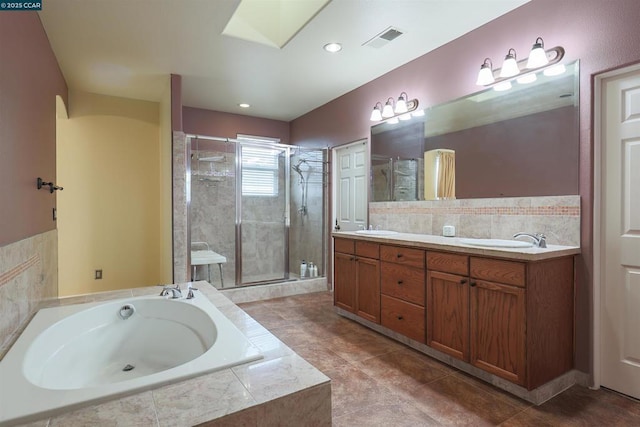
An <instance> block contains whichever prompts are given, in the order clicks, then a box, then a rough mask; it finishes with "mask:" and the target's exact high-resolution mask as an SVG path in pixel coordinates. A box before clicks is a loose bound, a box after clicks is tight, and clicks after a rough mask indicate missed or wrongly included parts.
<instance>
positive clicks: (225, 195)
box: [189, 136, 328, 288]
mask: <svg viewBox="0 0 640 427" xmlns="http://www.w3.org/2000/svg"><path fill="white" fill-rule="evenodd" d="M190 147H191V201H190V215H189V217H190V218H189V219H190V221H189V222H190V230H191V233H190V234H191V241H192V242H206V243H207V244H208V246H209V248H210V249H211V251H213V252H216V253H217V254H220V255H222V256H224V257H225V258H226V263H223V264H222V268H221V269H220V268H219V266H217V265H211V266H210V268H209V267H208V266H207V265H203V266H199V267H197V268H196V277H195V278H196V279H197V280H208V279H209V274H210V279H211V280H210V281H211V283H212V284H213V285H214V286H216V287H218V288H222V287H224V288H228V287H233V286H246V285H254V284H265V283H274V282H280V281H291V280H298V279H308V278H311V277H313V273H312V272H315V271H316V270H317V273H316V274H317V276H318V277H322V276H324V274H325V262H326V250H325V247H326V233H327V229H328V227H327V225H326V223H325V221H326V218H327V215H326V200H327V171H328V167H327V150H319V149H305V148H301V147H294V146H289V145H284V144H279V143H278V142H277V141H274V140H272V139H264V138H257V137H250V138H246V137H245V138H238V139H225V138H214V137H203V136H198V137H196V136H193V137H191V144H190ZM303 260H304V262H305V264H306V265H308V266H309V268H307V270H306V274H305V276H304V277H302V278H301V277H300V266H301V263H302V262H303ZM311 263H313V265H314V266H316V267H315V269H311V268H310V266H311ZM220 274H222V276H223V279H224V280H221V277H220ZM223 284H224V286H223Z"/></svg>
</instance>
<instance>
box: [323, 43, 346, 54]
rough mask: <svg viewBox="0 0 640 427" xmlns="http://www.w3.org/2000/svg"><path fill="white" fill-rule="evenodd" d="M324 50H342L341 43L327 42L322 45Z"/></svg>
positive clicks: (334, 51)
mask: <svg viewBox="0 0 640 427" xmlns="http://www.w3.org/2000/svg"><path fill="white" fill-rule="evenodd" d="M324 50H326V51H327V52H331V53H336V52H340V51H341V50H342V45H341V44H340V43H327V44H325V45H324Z"/></svg>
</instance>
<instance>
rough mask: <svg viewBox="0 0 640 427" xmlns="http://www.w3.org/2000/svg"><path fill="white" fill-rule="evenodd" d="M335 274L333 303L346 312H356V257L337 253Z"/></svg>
mask: <svg viewBox="0 0 640 427" xmlns="http://www.w3.org/2000/svg"><path fill="white" fill-rule="evenodd" d="M333 265H334V272H333V303H334V304H335V305H336V306H337V307H340V308H342V309H344V310H347V311H350V312H352V313H355V311H356V269H355V257H354V256H353V255H351V254H343V253H340V252H336V253H335V256H334V264H333Z"/></svg>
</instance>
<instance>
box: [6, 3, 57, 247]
mask: <svg viewBox="0 0 640 427" xmlns="http://www.w3.org/2000/svg"><path fill="white" fill-rule="evenodd" d="M0 94H1V95H0V183H2V185H0V247H2V246H5V245H7V244H9V243H13V242H17V241H19V240H22V239H24V238H26V237H30V236H35V235H36V234H40V233H44V232H46V231H49V230H53V229H55V228H56V223H55V222H54V221H53V218H52V209H53V208H54V207H55V206H56V197H55V194H53V195H52V194H49V193H48V192H47V191H45V190H40V191H38V190H37V189H36V178H37V177H42V178H43V179H44V180H45V181H55V179H56V95H60V96H61V97H62V99H63V100H64V102H65V104H67V85H66V83H65V80H64V77H63V76H62V73H61V71H60V68H59V67H58V62H57V60H56V58H55V56H54V54H53V51H52V50H51V46H50V44H49V39H48V38H47V35H46V33H45V32H44V29H43V27H42V24H41V23H40V18H39V16H38V14H37V13H36V12H6V11H5V12H2V13H0ZM59 184H61V185H63V186H64V183H59Z"/></svg>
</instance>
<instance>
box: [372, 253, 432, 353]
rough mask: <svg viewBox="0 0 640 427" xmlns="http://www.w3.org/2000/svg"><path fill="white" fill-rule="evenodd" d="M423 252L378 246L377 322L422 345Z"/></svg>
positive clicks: (423, 322)
mask: <svg viewBox="0 0 640 427" xmlns="http://www.w3.org/2000/svg"><path fill="white" fill-rule="evenodd" d="M424 254H425V252H424V251H423V250H421V249H412V248H405V247H400V246H391V245H381V246H380V276H381V280H380V281H381V285H380V287H381V293H382V295H381V298H380V301H381V311H382V313H381V323H382V326H385V327H387V328H389V329H391V330H393V331H396V332H398V333H400V334H402V335H404V336H407V337H409V338H411V339H413V340H415V341H418V342H421V343H424V342H425V307H424V283H425V269H424V265H425V255H424Z"/></svg>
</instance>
